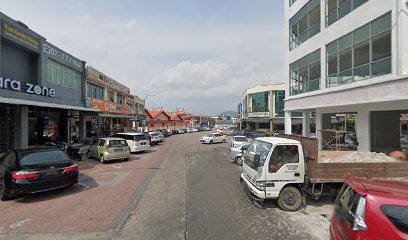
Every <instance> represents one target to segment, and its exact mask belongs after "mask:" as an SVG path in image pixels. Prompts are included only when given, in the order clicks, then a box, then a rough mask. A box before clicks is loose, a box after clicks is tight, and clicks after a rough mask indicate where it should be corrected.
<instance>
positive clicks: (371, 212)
mask: <svg viewBox="0 0 408 240" xmlns="http://www.w3.org/2000/svg"><path fill="white" fill-rule="evenodd" d="M344 180H345V183H344V185H343V187H342V189H341V190H340V193H339V195H338V196H337V199H336V206H335V211H334V215H333V217H332V221H331V226H330V238H331V239H332V240H335V239H393V240H394V239H395V240H398V239H408V183H407V182H400V181H391V180H373V179H365V178H360V177H347V178H345V179H344Z"/></svg>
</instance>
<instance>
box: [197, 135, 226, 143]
mask: <svg viewBox="0 0 408 240" xmlns="http://www.w3.org/2000/svg"><path fill="white" fill-rule="evenodd" d="M225 142H227V139H226V138H225V136H224V135H222V134H218V133H211V134H208V135H206V136H204V137H202V138H201V139H200V143H209V144H213V143H225Z"/></svg>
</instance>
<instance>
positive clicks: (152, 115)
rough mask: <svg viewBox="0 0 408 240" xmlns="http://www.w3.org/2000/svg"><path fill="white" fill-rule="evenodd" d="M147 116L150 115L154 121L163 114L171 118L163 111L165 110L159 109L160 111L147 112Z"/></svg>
mask: <svg viewBox="0 0 408 240" xmlns="http://www.w3.org/2000/svg"><path fill="white" fill-rule="evenodd" d="M145 111H146V113H147V114H149V116H150V117H151V118H152V119H154V118H156V117H157V116H159V115H160V114H161V113H164V114H165V115H166V116H167V117H169V118H170V116H169V115H168V114H167V113H166V112H165V111H164V110H163V109H159V110H147V109H146V110H145Z"/></svg>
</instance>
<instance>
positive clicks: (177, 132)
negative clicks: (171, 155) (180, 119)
mask: <svg viewBox="0 0 408 240" xmlns="http://www.w3.org/2000/svg"><path fill="white" fill-rule="evenodd" d="M171 133H172V134H173V135H176V134H179V131H178V130H176V129H173V130H171Z"/></svg>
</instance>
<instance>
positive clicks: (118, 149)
mask: <svg viewBox="0 0 408 240" xmlns="http://www.w3.org/2000/svg"><path fill="white" fill-rule="evenodd" d="M113 151H114V152H121V151H122V149H121V148H116V149H115V150H113Z"/></svg>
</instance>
